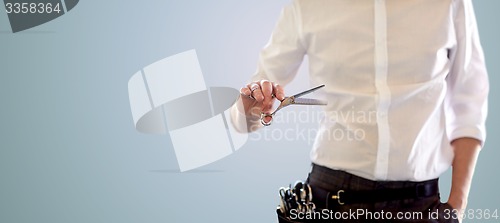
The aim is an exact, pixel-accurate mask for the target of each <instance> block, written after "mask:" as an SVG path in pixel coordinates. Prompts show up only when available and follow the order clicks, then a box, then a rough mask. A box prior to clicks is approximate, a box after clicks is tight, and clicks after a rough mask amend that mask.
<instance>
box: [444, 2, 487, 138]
mask: <svg viewBox="0 0 500 223" xmlns="http://www.w3.org/2000/svg"><path fill="white" fill-rule="evenodd" d="M454 4H455V5H454V9H455V18H454V28H455V33H456V39H457V44H456V46H455V47H454V48H453V49H451V51H450V59H451V62H452V67H451V71H450V73H449V75H448V77H447V84H448V92H447V96H446V120H447V133H448V138H449V139H450V140H451V141H452V140H455V139H458V138H462V137H471V138H475V139H478V140H480V141H481V142H483V143H484V141H485V139H486V128H485V121H486V116H487V111H488V91H489V83H488V74H487V71H486V65H485V60H484V54H483V49H482V47H481V44H480V41H479V35H478V28H477V23H476V18H475V15H474V10H473V7H472V2H471V1H470V0H455V2H454Z"/></svg>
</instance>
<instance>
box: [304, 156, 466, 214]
mask: <svg viewBox="0 0 500 223" xmlns="http://www.w3.org/2000/svg"><path fill="white" fill-rule="evenodd" d="M435 181H436V182H435V183H436V184H437V179H435ZM308 182H309V184H310V185H311V187H312V191H313V202H315V201H316V202H315V203H317V207H316V208H317V209H316V210H317V212H320V213H319V214H317V215H316V216H315V219H316V220H312V221H311V220H309V221H307V220H303V221H302V222H458V220H456V219H455V218H454V217H453V213H454V212H453V210H452V208H451V206H449V205H448V204H446V203H441V202H440V198H439V193H436V194H435V195H432V196H428V197H417V198H405V199H399V200H397V199H396V200H394V199H391V200H388V201H376V202H364V203H363V202H356V203H351V204H344V205H342V204H340V203H339V202H332V201H331V200H330V202H328V199H327V197H325V195H324V193H322V194H321V195H318V192H319V191H320V190H321V191H331V192H332V193H335V191H338V190H345V191H371V190H373V191H377V190H378V189H383V188H385V189H398V188H409V187H413V186H415V185H416V184H418V183H419V182H410V181H371V180H368V179H365V178H361V177H358V176H355V175H352V174H349V173H347V172H344V171H339V170H332V169H329V168H326V167H322V166H319V165H315V164H313V168H312V171H311V173H310V174H309V178H308ZM433 183H434V182H433ZM315 191H316V192H315ZM302 217H309V218H311V217H312V216H302ZM318 217H319V219H321V220H318ZM297 222H301V220H297Z"/></svg>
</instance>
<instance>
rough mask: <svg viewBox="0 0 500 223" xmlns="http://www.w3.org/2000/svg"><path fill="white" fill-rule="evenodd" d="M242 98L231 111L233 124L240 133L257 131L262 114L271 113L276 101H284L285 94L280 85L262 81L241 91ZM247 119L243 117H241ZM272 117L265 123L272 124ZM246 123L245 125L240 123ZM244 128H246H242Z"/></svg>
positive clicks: (250, 84)
mask: <svg viewBox="0 0 500 223" xmlns="http://www.w3.org/2000/svg"><path fill="white" fill-rule="evenodd" d="M240 94H241V97H240V98H239V99H238V101H237V102H236V103H235V105H236V106H233V108H232V109H231V116H232V120H233V124H234V125H235V127H236V129H237V130H238V131H240V132H251V131H254V130H257V129H258V127H260V126H262V124H260V115H261V113H271V112H272V109H273V104H274V102H275V100H276V99H277V100H280V101H281V100H283V99H284V98H285V93H284V90H283V87H281V86H280V85H279V84H277V83H274V82H271V81H268V80H261V81H255V82H252V83H249V84H247V85H246V86H244V87H242V88H241V89H240ZM242 114H243V115H244V116H245V117H241V115H242ZM271 119H272V117H271V116H268V117H266V120H264V121H265V122H271ZM242 121H243V122H245V123H244V124H242V123H240V122H242ZM242 126H246V129H245V127H242Z"/></svg>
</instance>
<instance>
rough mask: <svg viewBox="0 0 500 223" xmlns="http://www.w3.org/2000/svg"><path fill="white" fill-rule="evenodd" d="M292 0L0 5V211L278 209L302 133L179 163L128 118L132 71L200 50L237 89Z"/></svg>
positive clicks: (494, 148)
mask: <svg viewBox="0 0 500 223" xmlns="http://www.w3.org/2000/svg"><path fill="white" fill-rule="evenodd" d="M287 2H288V0H274V1H265V0H252V1H250V0H245V1H230V0H212V1H201V0H169V1H118V0H114V1H81V2H80V3H79V4H78V5H77V6H76V7H75V8H74V9H73V10H72V11H70V12H69V13H67V14H66V15H64V16H62V17H60V18H58V19H56V20H54V21H51V22H49V23H46V24H44V25H41V26H38V27H36V28H34V29H31V30H27V31H24V32H20V33H16V34H12V33H11V31H10V26H9V24H8V19H7V15H6V13H3V12H0V53H1V60H0V77H1V79H0V100H1V105H0V114H1V116H0V120H1V122H0V123H1V127H0V129H1V132H0V139H1V140H0V222H6V223H10V222H16V223H17V222H19V223H21V222H23V223H24V222H50V223H67V222H93V223H97V222H120V223H128V222H179V223H184V222H186V223H190V222H191V223H194V222H275V212H274V210H275V207H276V205H277V203H278V198H277V189H278V188H279V187H280V186H284V185H285V184H287V183H289V182H293V181H295V180H297V179H304V178H305V177H306V174H307V172H308V171H309V169H308V168H309V158H308V153H309V147H310V144H309V143H308V142H306V141H305V140H300V139H297V140H295V141H284V140H282V141H262V140H261V141H255V140H253V141H249V142H248V143H247V144H246V145H245V146H244V147H243V148H241V149H240V150H239V151H237V152H236V153H234V154H233V155H231V156H229V157H228V158H226V159H223V160H221V161H219V162H216V163H213V164H211V165H208V166H206V167H203V168H201V169H198V170H196V171H191V172H187V173H178V171H177V163H176V160H175V158H174V157H175V156H174V152H173V148H172V146H171V143H170V139H169V138H168V136H155V135H145V134H141V133H138V132H137V131H136V130H135V129H134V126H133V122H132V117H131V113H130V107H129V102H128V92H127V82H128V79H129V78H130V77H131V76H132V74H134V73H135V72H136V71H138V70H140V69H141V68H143V67H145V66H147V65H149V64H151V63H153V62H155V61H157V60H159V59H162V58H165V57H168V56H171V55H173V54H176V53H179V52H183V51H186V50H189V49H196V50H197V52H198V56H199V60H200V63H201V67H202V69H203V72H204V76H205V81H206V83H207V85H208V86H229V87H234V88H239V87H240V86H242V85H243V84H245V83H246V81H247V79H248V78H249V76H250V74H251V73H253V71H254V70H255V65H256V60H257V55H258V52H259V50H260V49H261V48H262V46H263V45H264V44H265V43H266V42H267V39H268V38H269V35H270V33H271V31H272V28H273V26H274V24H275V22H276V19H277V17H278V16H279V13H280V10H281V8H282V7H283V5H285V4H286V3H287ZM474 3H475V7H476V14H477V19H478V23H479V28H480V32H481V38H482V43H483V47H484V50H485V54H486V58H487V65H488V70H489V73H490V82H491V86H492V87H491V93H490V95H491V96H490V116H489V119H488V126H487V127H488V134H489V138H488V141H487V144H486V146H485V148H484V150H483V151H482V153H481V156H480V158H479V164H478V166H477V169H476V175H475V178H474V184H473V188H472V190H471V193H470V200H469V208H473V209H476V208H482V209H500V195H499V193H498V188H500V181H499V180H498V177H497V176H498V173H497V172H498V171H497V170H498V168H499V167H500V166H499V165H498V157H499V155H500V151H499V150H498V147H499V145H500V138H499V137H498V134H499V132H500V129H499V126H500V125H499V124H500V123H499V118H498V116H497V114H499V112H500V104H499V102H498V98H497V97H495V95H499V89H498V88H497V84H498V83H499V81H500V80H499V77H498V73H499V72H500V67H499V66H500V65H499V63H498V60H499V58H500V44H499V42H498V40H499V39H500V32H499V28H498V27H499V26H498V21H499V19H500V16H499V14H498V9H500V1H498V0H480V1H474ZM306 76H307V75H306V74H305V72H304V69H302V71H301V72H300V75H299V77H298V79H297V80H296V81H295V82H294V83H292V84H291V85H290V86H288V87H287V90H288V91H289V92H294V91H298V90H301V89H303V88H305V87H307V86H308V85H307V78H306ZM172 81H174V79H172ZM297 111H298V110H297ZM285 127H287V124H285V123H283V124H282V125H280V124H277V125H275V126H273V128H285ZM288 127H289V126H288ZM313 127H314V123H310V124H304V125H303V126H301V128H313ZM254 136H255V135H254ZM449 180H450V178H449V173H447V174H446V175H445V176H444V177H443V178H442V180H441V185H442V186H443V188H444V189H443V195H444V200H446V196H447V194H448V191H449V190H447V188H449ZM469 222H472V221H469ZM474 222H483V221H478V220H475V221H474ZM484 222H494V221H484Z"/></svg>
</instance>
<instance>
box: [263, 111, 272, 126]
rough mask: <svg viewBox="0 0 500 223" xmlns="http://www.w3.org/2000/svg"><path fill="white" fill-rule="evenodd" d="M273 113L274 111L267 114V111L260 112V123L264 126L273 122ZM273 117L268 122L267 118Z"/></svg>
mask: <svg viewBox="0 0 500 223" xmlns="http://www.w3.org/2000/svg"><path fill="white" fill-rule="evenodd" d="M273 115H274V113H271V114H265V113H260V123H261V124H262V125H264V126H270V125H271V123H272V122H273ZM267 117H271V120H270V121H269V122H266V120H265V119H266V118H267Z"/></svg>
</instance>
